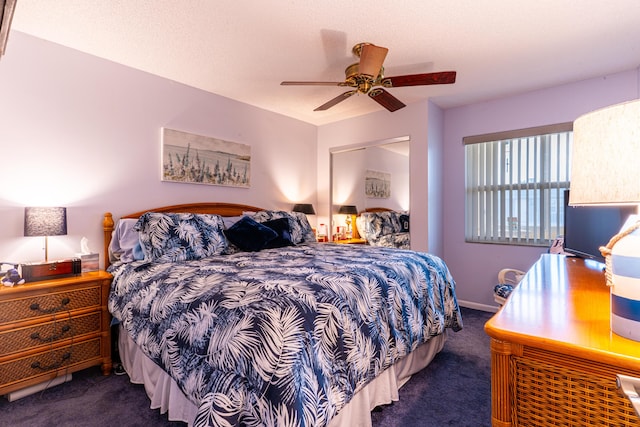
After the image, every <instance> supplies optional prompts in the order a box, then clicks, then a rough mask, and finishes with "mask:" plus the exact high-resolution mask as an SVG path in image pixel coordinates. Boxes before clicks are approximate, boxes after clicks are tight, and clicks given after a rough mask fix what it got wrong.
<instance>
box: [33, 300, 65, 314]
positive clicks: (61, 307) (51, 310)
mask: <svg viewBox="0 0 640 427" xmlns="http://www.w3.org/2000/svg"><path fill="white" fill-rule="evenodd" d="M70 302H71V299H69V298H68V297H65V298H62V300H61V301H60V305H59V306H58V307H52V308H40V304H38V303H37V302H34V303H33V304H31V305H30V306H29V309H31V310H33V311H39V312H41V313H55V312H56V311H60V310H64V306H65V305H67V304H69V303H70Z"/></svg>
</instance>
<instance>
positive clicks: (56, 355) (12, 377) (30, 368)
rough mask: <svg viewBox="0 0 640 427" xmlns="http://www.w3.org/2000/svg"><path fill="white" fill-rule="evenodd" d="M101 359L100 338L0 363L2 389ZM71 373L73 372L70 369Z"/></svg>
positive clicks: (0, 384)
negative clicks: (12, 384) (15, 383)
mask: <svg viewBox="0 0 640 427" xmlns="http://www.w3.org/2000/svg"><path fill="white" fill-rule="evenodd" d="M100 358H101V349H100V338H95V339H93V340H90V341H83V342H80V343H77V344H73V345H70V346H65V347H60V348H57V349H55V350H51V351H47V352H42V353H38V354H35V355H32V356H28V357H22V358H19V359H14V360H10V361H7V362H4V363H0V388H2V387H3V386H7V385H10V384H11V383H14V382H19V381H25V380H28V379H30V378H34V377H38V376H41V375H45V374H47V373H50V372H54V371H63V372H64V371H65V370H66V369H70V368H71V367H73V365H77V364H80V363H82V362H85V361H88V360H91V359H96V360H99V359H100ZM70 371H72V370H71V369H70Z"/></svg>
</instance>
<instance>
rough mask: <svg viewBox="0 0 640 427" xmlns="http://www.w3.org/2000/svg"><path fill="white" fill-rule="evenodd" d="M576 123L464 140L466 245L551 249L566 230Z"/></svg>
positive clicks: (472, 137)
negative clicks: (566, 206)
mask: <svg viewBox="0 0 640 427" xmlns="http://www.w3.org/2000/svg"><path fill="white" fill-rule="evenodd" d="M572 129H573V123H563V124H559V125H552V126H544V127H538V128H530V129H522V130H517V131H511V132H501V133H496V134H490V135H479V136H471V137H466V138H464V140H463V142H464V144H465V170H466V201H465V240H466V241H467V242H478V243H501V244H512V245H532V246H548V245H549V244H550V243H551V242H552V241H553V239H555V238H556V237H557V236H558V235H561V234H562V233H563V230H564V199H563V197H564V190H565V189H568V188H569V177H570V164H571V142H572V140H573V130H572Z"/></svg>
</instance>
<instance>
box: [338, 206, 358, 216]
mask: <svg viewBox="0 0 640 427" xmlns="http://www.w3.org/2000/svg"><path fill="white" fill-rule="evenodd" d="M338 213H339V214H342V215H358V208H356V207H355V206H354V205H342V206H340V209H339V210H338Z"/></svg>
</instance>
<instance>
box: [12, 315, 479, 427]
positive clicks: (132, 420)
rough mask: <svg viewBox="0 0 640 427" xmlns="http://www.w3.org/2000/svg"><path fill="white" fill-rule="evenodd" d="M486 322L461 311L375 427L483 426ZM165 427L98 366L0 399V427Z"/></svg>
mask: <svg viewBox="0 0 640 427" xmlns="http://www.w3.org/2000/svg"><path fill="white" fill-rule="evenodd" d="M491 316H492V313H487V312H483V311H478V310H471V309H467V308H462V317H463V321H464V328H463V330H461V331H460V332H457V333H451V334H450V335H449V339H448V340H447V343H446V344H445V347H444V349H443V350H442V351H441V352H440V353H439V354H438V355H437V356H436V357H435V359H434V360H433V362H432V363H431V364H430V365H429V366H428V367H427V368H426V369H424V370H423V371H421V372H419V373H418V374H416V375H414V376H413V377H412V378H411V380H409V382H408V383H407V384H405V386H404V387H403V388H401V389H400V401H399V402H396V403H394V404H391V405H387V406H385V407H383V408H379V409H376V410H375V411H374V412H373V413H372V418H373V425H374V426H375V427H413V426H420V427H440V426H457V427H464V426H468V427H482V426H490V425H491V356H490V350H489V337H488V336H487V335H486V334H485V333H484V329H483V327H484V324H485V322H486V321H487V320H489V318H490V317H491ZM23 425H24V426H30V427H31V426H33V427H40V426H59V427H67V426H68V427H72V426H73V427H84V426H125V427H135V426H141V427H142V426H145V427H146V426H173V427H177V426H180V427H183V426H184V425H185V424H184V423H178V422H170V421H168V420H167V416H166V415H162V414H160V413H159V411H158V410H153V409H149V399H148V398H147V395H146V393H145V391H144V387H143V386H142V385H137V384H131V383H130V382H129V377H128V376H126V375H122V376H116V375H110V376H108V377H104V376H102V375H101V373H100V369H99V368H98V367H95V368H90V369H86V370H84V371H81V372H76V373H74V374H73V380H72V381H70V382H68V383H64V384H61V385H59V386H56V387H52V388H50V389H48V390H44V391H41V392H39V393H36V394H33V395H31V396H28V397H24V398H22V399H20V400H17V401H14V402H8V401H7V400H6V399H4V398H1V399H0V426H2V427H4V426H23Z"/></svg>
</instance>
